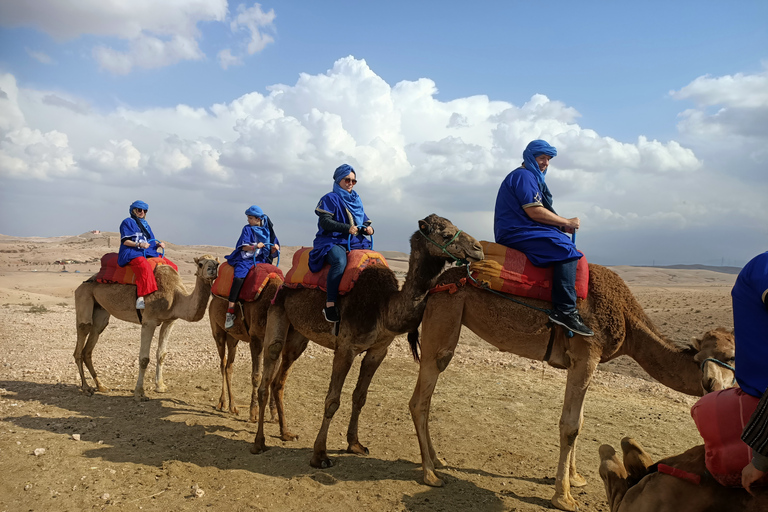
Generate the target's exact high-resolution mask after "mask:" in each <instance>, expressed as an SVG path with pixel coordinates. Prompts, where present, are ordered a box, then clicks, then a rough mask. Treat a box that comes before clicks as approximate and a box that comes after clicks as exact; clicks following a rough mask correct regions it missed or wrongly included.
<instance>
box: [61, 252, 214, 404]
mask: <svg viewBox="0 0 768 512" xmlns="http://www.w3.org/2000/svg"><path fill="white" fill-rule="evenodd" d="M195 265H197V271H196V276H197V279H196V282H195V289H194V291H193V292H192V293H191V294H189V293H187V289H186V288H185V287H184V283H182V281H181V277H180V276H179V274H178V273H177V272H176V271H175V270H174V269H173V268H172V267H170V266H169V265H159V266H158V267H157V268H156V269H155V279H156V280H157V291H156V292H154V293H152V294H150V295H147V297H146V306H145V309H144V310H142V311H141V313H139V311H138V310H137V309H136V286H135V285H125V284H104V283H97V282H96V281H95V280H94V279H93V277H92V278H90V279H88V280H87V281H85V282H83V283H82V284H81V285H80V286H78V287H77V289H76V290H75V310H76V318H77V345H75V353H74V356H75V363H76V364H77V368H78V370H79V371H80V380H81V383H82V384H81V390H82V391H83V392H85V393H86V394H88V395H93V393H94V391H95V390H98V391H101V392H105V391H108V390H107V388H106V387H105V386H104V385H103V384H102V383H101V381H100V380H99V378H98V377H97V376H96V370H94V368H93V361H92V360H91V356H92V354H93V349H94V347H95V346H96V343H97V342H98V341H99V336H100V335H101V333H102V332H103V331H104V329H105V328H106V327H107V324H109V319H110V316H114V317H116V318H119V319H120V320H124V321H126V322H131V323H134V324H141V348H140V349H139V378H138V380H137V381H136V388H135V389H134V391H133V397H134V399H135V400H137V401H141V400H147V399H148V398H147V397H146V395H145V393H144V373H145V372H146V370H147V366H148V365H149V349H150V347H151V345H152V337H153V336H154V333H155V329H156V328H157V326H158V325H160V335H159V336H158V343H157V370H156V372H155V391H157V392H158V393H164V392H165V391H166V390H167V386H166V385H165V382H164V381H163V363H164V361H165V355H166V343H167V342H168V337H169V336H170V334H171V330H172V329H173V324H174V323H175V322H176V320H177V319H179V318H181V319H182V320H186V321H188V322H197V321H199V320H200V319H201V318H203V315H204V314H205V307H206V306H207V305H208V297H209V295H210V293H211V285H212V284H213V281H214V279H216V274H217V271H218V268H219V260H218V258H214V257H213V256H210V255H207V254H206V255H204V256H201V257H199V258H195ZM83 362H85V365H86V366H87V367H88V371H89V372H90V373H91V377H92V378H93V381H94V383H95V384H96V388H95V390H94V388H92V387H90V386H88V384H87V382H86V380H85V372H84V371H83Z"/></svg>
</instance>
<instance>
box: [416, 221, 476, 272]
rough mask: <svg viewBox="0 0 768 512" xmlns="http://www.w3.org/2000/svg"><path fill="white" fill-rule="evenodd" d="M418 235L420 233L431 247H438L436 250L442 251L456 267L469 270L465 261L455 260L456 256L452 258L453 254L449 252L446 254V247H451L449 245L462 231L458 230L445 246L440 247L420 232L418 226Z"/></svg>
mask: <svg viewBox="0 0 768 512" xmlns="http://www.w3.org/2000/svg"><path fill="white" fill-rule="evenodd" d="M419 233H421V236H423V237H424V238H426V239H427V241H428V242H429V243H431V244H432V245H434V246H437V247H438V248H439V249H440V250H441V251H443V252H444V253H445V254H447V255H448V256H449V257H450V258H451V259H452V260H453V263H454V264H455V265H456V266H462V265H467V268H469V262H468V261H467V260H462V259H459V258H457V257H456V256H454V255H453V254H451V253H450V252H448V250H447V249H446V247H448V246H449V245H451V244H452V243H453V242H454V240H456V239H457V238H458V237H459V235H460V234H461V233H462V231H461V230H458V231H457V232H456V234H455V235H453V238H451V239H450V240H448V242H446V244H445V245H440V244H439V243H437V242H435V241H434V240H432V239H431V238H429V236H428V235H427V234H426V233H424V232H423V231H422V230H421V226H419Z"/></svg>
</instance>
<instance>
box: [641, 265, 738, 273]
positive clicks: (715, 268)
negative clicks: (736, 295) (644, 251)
mask: <svg viewBox="0 0 768 512" xmlns="http://www.w3.org/2000/svg"><path fill="white" fill-rule="evenodd" d="M638 266H639V267H647V268H666V269H670V270H709V271H711V272H720V273H721V274H734V275H738V273H739V272H741V267H718V266H714V265H698V264H696V265H666V266H650V265H638Z"/></svg>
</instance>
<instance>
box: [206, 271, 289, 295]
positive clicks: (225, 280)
mask: <svg viewBox="0 0 768 512" xmlns="http://www.w3.org/2000/svg"><path fill="white" fill-rule="evenodd" d="M234 276H235V269H234V268H233V267H231V266H230V265H229V263H227V262H226V261H225V262H224V263H222V264H221V265H219V275H218V277H217V278H216V280H215V281H214V282H213V287H212V288H211V293H212V294H214V295H217V296H219V297H224V298H225V299H226V298H228V297H229V291H230V290H231V289H232V278H233V277H234ZM275 278H278V279H280V282H281V283H282V282H283V281H284V280H285V278H284V277H283V271H282V270H280V269H279V268H277V267H276V266H274V265H270V264H269V263H257V264H256V265H254V266H253V267H251V269H250V270H249V271H248V275H247V276H245V281H244V282H243V288H242V289H241V290H240V295H238V299H240V300H242V301H244V302H251V301H254V300H256V299H258V298H259V294H260V293H261V291H262V290H263V289H264V287H265V286H267V283H268V282H269V280H270V279H275Z"/></svg>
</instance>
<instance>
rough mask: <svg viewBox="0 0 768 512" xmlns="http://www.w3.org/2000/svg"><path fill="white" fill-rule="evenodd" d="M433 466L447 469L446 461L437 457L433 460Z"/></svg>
mask: <svg viewBox="0 0 768 512" xmlns="http://www.w3.org/2000/svg"><path fill="white" fill-rule="evenodd" d="M432 464H433V465H434V466H435V467H436V468H444V467H445V461H444V460H443V459H440V458H438V457H435V458H434V459H432Z"/></svg>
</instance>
